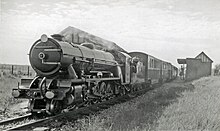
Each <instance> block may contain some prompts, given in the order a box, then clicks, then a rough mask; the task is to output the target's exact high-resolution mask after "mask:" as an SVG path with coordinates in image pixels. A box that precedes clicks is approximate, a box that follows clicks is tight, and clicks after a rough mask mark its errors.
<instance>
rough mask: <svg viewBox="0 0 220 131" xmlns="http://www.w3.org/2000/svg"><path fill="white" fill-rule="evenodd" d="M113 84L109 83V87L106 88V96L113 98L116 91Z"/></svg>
mask: <svg viewBox="0 0 220 131" xmlns="http://www.w3.org/2000/svg"><path fill="white" fill-rule="evenodd" d="M112 86H113V85H112V83H110V82H108V84H107V86H106V94H107V96H108V97H109V96H112V95H113V94H114V91H113V89H112Z"/></svg>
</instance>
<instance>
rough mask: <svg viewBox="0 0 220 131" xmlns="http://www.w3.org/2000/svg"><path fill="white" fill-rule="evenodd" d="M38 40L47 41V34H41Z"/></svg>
mask: <svg viewBox="0 0 220 131" xmlns="http://www.w3.org/2000/svg"><path fill="white" fill-rule="evenodd" d="M40 40H41V41H42V42H47V40H48V37H47V35H45V34H43V35H42V36H41V37H40Z"/></svg>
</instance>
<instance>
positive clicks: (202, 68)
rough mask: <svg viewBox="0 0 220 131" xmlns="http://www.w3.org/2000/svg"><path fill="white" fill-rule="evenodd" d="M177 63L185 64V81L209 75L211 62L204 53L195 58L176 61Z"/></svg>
mask: <svg viewBox="0 0 220 131" xmlns="http://www.w3.org/2000/svg"><path fill="white" fill-rule="evenodd" d="M177 61H178V63H179V64H186V70H185V80H186V81H190V80H194V79H198V78H201V77H204V76H209V75H211V72H212V63H213V61H212V60H211V59H210V58H209V57H208V56H207V55H206V54H205V53H204V52H201V53H200V54H199V55H197V56H196V57H195V58H186V59H177Z"/></svg>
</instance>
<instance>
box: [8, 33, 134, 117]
mask: <svg viewBox="0 0 220 131" xmlns="http://www.w3.org/2000/svg"><path fill="white" fill-rule="evenodd" d="M115 57H120V60H117V61H116V59H115ZM29 61H30V64H31V66H32V68H33V69H34V70H35V71H36V74H37V75H36V77H35V78H34V79H21V84H20V86H18V88H16V89H13V92H12V95H13V96H14V97H15V98H25V99H29V106H28V108H29V110H30V112H32V113H47V114H49V115H55V114H58V113H60V112H61V111H62V110H63V109H69V108H75V107H76V106H78V105H81V104H82V103H83V104H89V103H92V102H93V103H94V102H95V101H99V100H101V99H106V98H109V97H111V96H113V95H117V94H120V93H121V94H122V93H125V90H126V88H125V86H124V85H126V84H129V82H130V62H131V58H130V56H129V55H127V54H125V53H122V52H118V53H117V55H116V56H114V54H112V53H110V52H106V51H102V50H97V49H95V47H94V45H93V44H92V43H86V42H85V43H82V44H81V45H77V44H73V43H69V42H65V41H63V37H62V36H61V35H58V34H57V35H52V37H51V38H49V37H48V36H47V35H42V36H41V38H40V39H39V40H37V41H36V42H35V43H34V44H33V45H32V47H31V49H30V52H29Z"/></svg>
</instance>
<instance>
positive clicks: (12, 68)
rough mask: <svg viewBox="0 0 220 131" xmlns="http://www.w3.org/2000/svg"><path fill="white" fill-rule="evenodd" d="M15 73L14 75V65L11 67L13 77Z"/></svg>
mask: <svg viewBox="0 0 220 131" xmlns="http://www.w3.org/2000/svg"><path fill="white" fill-rule="evenodd" d="M13 73H14V66H13V65H12V66H11V74H12V75H13Z"/></svg>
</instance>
